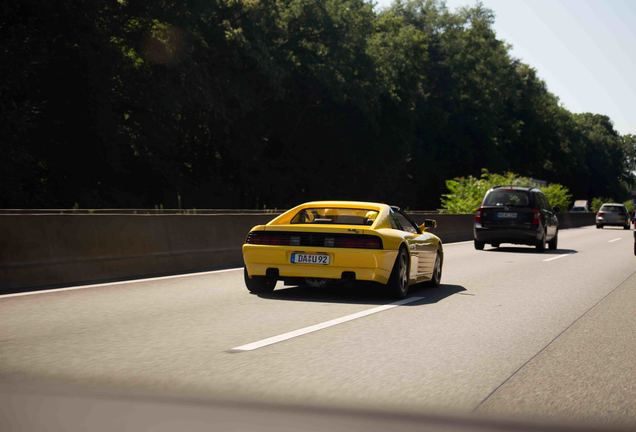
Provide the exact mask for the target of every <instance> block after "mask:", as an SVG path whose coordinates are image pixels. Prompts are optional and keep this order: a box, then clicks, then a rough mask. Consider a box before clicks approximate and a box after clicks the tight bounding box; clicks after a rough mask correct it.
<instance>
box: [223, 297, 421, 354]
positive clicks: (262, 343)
mask: <svg viewBox="0 0 636 432" xmlns="http://www.w3.org/2000/svg"><path fill="white" fill-rule="evenodd" d="M423 298H424V297H409V298H406V299H404V300H399V301H396V302H393V303H389V304H385V305H382V306H378V307H374V308H372V309H367V310H363V311H361V312H356V313H354V314H351V315H345V316H343V317H340V318H336V319H332V320H329V321H325V322H322V323H319V324H314V325H311V326H309V327H303V328H301V329H298V330H294V331H290V332H287V333H283V334H280V335H278V336H272V337H269V338H267V339H262V340H259V341H256V342H252V343H248V344H245V345H241V346H238V347H235V348H232V349H231V350H230V352H243V351H252V350H255V349H258V348H263V347H266V346H268V345H273V344H275V343H278V342H282V341H286V340H288V339H292V338H295V337H298V336H303V335H306V334H307V333H313V332H316V331H318V330H323V329H326V328H328V327H333V326H336V325H338V324H342V323H345V322H347V321H352V320H355V319H358V318H362V317H365V316H369V315H372V314H375V313H378V312H382V311H385V310H388V309H392V308H394V307H396V306H401V305H404V304H407V303H413V302H416V301H420V300H422V299H423Z"/></svg>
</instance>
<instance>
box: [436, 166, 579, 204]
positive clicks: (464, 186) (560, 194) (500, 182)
mask: <svg viewBox="0 0 636 432" xmlns="http://www.w3.org/2000/svg"><path fill="white" fill-rule="evenodd" d="M495 186H524V187H538V188H539V189H541V190H542V191H543V193H544V194H545V196H546V198H547V199H548V203H549V204H550V206H551V207H559V209H560V210H561V211H567V210H568V209H569V207H570V206H571V204H572V194H571V193H570V191H569V189H568V188H567V187H565V186H563V185H560V184H558V183H551V184H548V185H544V184H542V183H541V182H539V181H537V180H535V179H532V178H529V177H524V176H520V175H519V174H515V173H512V172H506V173H503V174H496V173H490V172H488V170H485V169H484V170H482V173H481V175H480V176H479V177H473V176H468V177H457V178H454V179H452V180H447V181H446V188H447V190H448V193H446V194H443V195H442V200H441V201H442V211H443V212H444V213H457V214H465V213H473V212H474V211H475V210H476V209H477V208H478V207H479V206H480V205H481V201H482V200H483V198H484V195H485V194H486V191H488V189H490V188H492V187H495Z"/></svg>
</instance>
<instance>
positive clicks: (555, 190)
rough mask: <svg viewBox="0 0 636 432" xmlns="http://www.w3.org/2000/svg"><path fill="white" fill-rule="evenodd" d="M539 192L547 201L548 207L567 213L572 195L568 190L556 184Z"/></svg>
mask: <svg viewBox="0 0 636 432" xmlns="http://www.w3.org/2000/svg"><path fill="white" fill-rule="evenodd" d="M541 191H542V192H543V193H544V194H545V196H546V198H547V199H548V203H549V204H550V207H559V209H560V210H561V211H568V209H569V208H570V206H571V204H572V194H571V193H570V190H569V189H568V188H567V187H565V186H563V185H560V184H558V183H552V184H549V185H547V186H543V187H541Z"/></svg>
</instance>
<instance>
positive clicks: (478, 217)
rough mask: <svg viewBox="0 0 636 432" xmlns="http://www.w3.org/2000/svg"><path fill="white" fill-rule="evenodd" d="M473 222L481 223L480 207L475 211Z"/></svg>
mask: <svg viewBox="0 0 636 432" xmlns="http://www.w3.org/2000/svg"><path fill="white" fill-rule="evenodd" d="M475 222H477V223H481V207H479V208H478V209H477V211H476V212H475Z"/></svg>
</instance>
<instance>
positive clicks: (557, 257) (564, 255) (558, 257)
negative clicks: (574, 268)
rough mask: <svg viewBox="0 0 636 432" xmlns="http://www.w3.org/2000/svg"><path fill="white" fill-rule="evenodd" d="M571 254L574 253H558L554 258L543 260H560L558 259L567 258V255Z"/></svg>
mask: <svg viewBox="0 0 636 432" xmlns="http://www.w3.org/2000/svg"><path fill="white" fill-rule="evenodd" d="M570 255H573V254H571V253H569V254H563V255H557V256H555V257H552V258H548V259H544V260H543V262H548V261H554V260H558V259H561V258H565V257H566V256H570Z"/></svg>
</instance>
